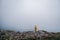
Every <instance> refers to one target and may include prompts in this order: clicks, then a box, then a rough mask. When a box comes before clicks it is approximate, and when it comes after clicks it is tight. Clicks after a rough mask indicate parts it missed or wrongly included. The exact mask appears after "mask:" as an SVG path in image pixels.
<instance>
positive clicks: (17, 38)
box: [0, 30, 60, 40]
mask: <svg viewBox="0 0 60 40" xmlns="http://www.w3.org/2000/svg"><path fill="white" fill-rule="evenodd" d="M0 40H60V32H47V31H44V30H39V31H37V32H33V31H26V32H16V31H10V30H0Z"/></svg>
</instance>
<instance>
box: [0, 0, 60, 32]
mask: <svg viewBox="0 0 60 40" xmlns="http://www.w3.org/2000/svg"><path fill="white" fill-rule="evenodd" d="M35 24H37V26H38V30H46V31H51V32H60V0H0V28H1V29H5V30H16V31H33V29H34V25H35Z"/></svg>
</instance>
